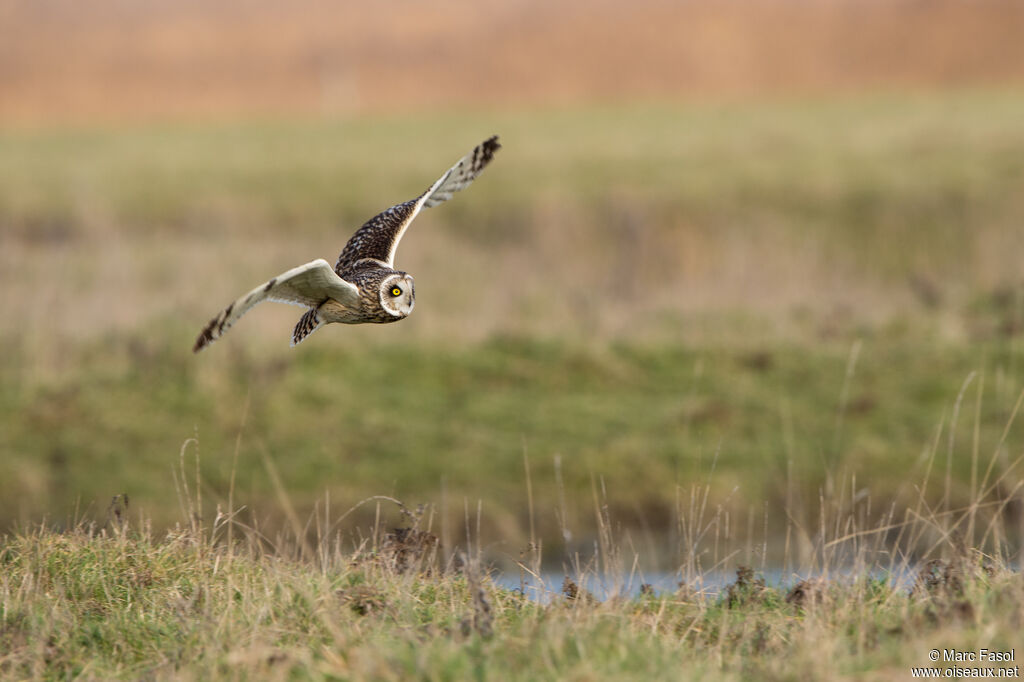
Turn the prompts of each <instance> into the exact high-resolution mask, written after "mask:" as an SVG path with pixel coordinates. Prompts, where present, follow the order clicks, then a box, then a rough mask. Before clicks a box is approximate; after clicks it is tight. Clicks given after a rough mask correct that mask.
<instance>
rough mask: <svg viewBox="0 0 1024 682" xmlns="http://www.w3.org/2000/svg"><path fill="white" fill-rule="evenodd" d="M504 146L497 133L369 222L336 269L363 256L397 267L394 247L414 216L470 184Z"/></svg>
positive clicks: (354, 237) (346, 250) (351, 240)
mask: <svg viewBox="0 0 1024 682" xmlns="http://www.w3.org/2000/svg"><path fill="white" fill-rule="evenodd" d="M499 149H501V145H500V144H499V143H498V136H497V135H494V136H493V137H490V138H488V139H486V140H484V141H483V142H481V143H480V144H479V145H477V146H476V148H474V149H473V151H471V152H470V153H469V154H467V155H466V156H464V157H462V158H461V159H460V160H459V162H458V163H456V164H455V165H454V166H452V167H451V168H449V169H448V171H447V172H446V173H445V174H444V175H442V176H441V177H440V178H438V179H437V182H435V183H434V184H433V185H431V186H430V189H428V190H427V191H426V192H424V193H423V194H421V195H420V196H419V197H417V198H415V199H412V200H411V201H406V202H404V203H401V204H398V205H397V206H392V207H391V208H389V209H388V210H386V211H384V212H383V213H380V214H378V215H376V216H374V217H373V218H371V219H370V220H368V221H367V222H366V224H364V225H363V226H362V227H360V228H359V229H358V230H356V233H355V234H354V235H352V238H351V239H349V240H348V243H347V244H346V245H345V248H344V250H343V251H342V252H341V255H340V256H338V262H337V264H335V266H334V270H335V272H337V273H338V274H341V273H343V272H345V271H346V270H348V269H350V268H352V267H353V266H354V265H355V264H356V263H358V262H359V261H361V260H363V259H372V260H376V261H380V262H382V263H384V264H385V265H386V266H387V267H389V268H390V267H394V263H395V249H397V248H398V242H399V241H401V239H402V235H403V234H405V231H406V229H408V227H409V224H410V223H412V221H413V218H415V217H416V214H417V213H419V212H420V209H422V208H430V207H431V206H437V205H438V204H440V203H442V202H445V201H448V200H449V199H451V197H452V194H454V193H455V192H458V191H459V190H461V189H464V188H466V187H468V186H469V184H470V183H471V182H473V180H475V179H476V177H477V176H478V175H480V173H481V171H483V169H484V168H486V167H487V164H489V163H490V162H491V159H493V158H494V152H496V151H498V150H499Z"/></svg>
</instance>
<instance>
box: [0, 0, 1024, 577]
mask: <svg viewBox="0 0 1024 682" xmlns="http://www.w3.org/2000/svg"><path fill="white" fill-rule="evenodd" d="M1021 36H1024V4H1022V3H1020V2H1016V1H1015V0H934V1H921V0H905V1H904V0H868V1H859V2H858V1H853V0H819V1H815V0H777V1H775V2H769V1H759V0H730V1H728V2H712V1H710V0H709V1H700V0H690V1H687V2H669V1H667V0H666V1H664V2H663V1H661V0H638V1H637V2H630V3H622V2H606V1H603V0H602V1H598V2H582V1H577V0H571V1H569V2H559V3H543V2H537V1H534V0H513V1H511V2H506V1H502V2H499V1H498V0H483V1H481V2H475V3H460V2H449V1H447V0H442V1H441V2H435V3H429V4H425V3H417V2H410V1H405V0H402V1H388V2H377V3H349V2H302V3H292V4H288V5H285V4H283V3H275V2H267V1H264V0H256V1H253V2H241V1H237V2H236V1H234V0H224V1H221V2H216V3H211V2H200V1H198V0H194V1H193V0H187V1H183V2H174V3H171V2H162V1H159V0H145V1H143V2H139V1H132V0H112V1H110V2H103V3H80V2H72V1H70V0H67V1H57V0H33V1H31V2H29V1H22V2H18V1H12V0H6V1H4V0H0V302H2V310H3V317H2V319H0V353H2V355H0V358H2V359H0V413H2V414H3V416H2V417H0V525H2V526H5V527H6V526H9V525H10V524H11V523H14V522H19V521H21V522H27V521H33V520H38V519H40V518H43V517H44V516H45V517H48V518H50V519H51V520H54V521H55V522H57V523H63V522H64V521H65V520H66V519H68V518H70V517H73V516H74V515H76V514H79V515H84V516H89V517H97V518H102V516H103V509H105V506H106V501H107V500H109V499H110V497H111V496H112V495H114V494H118V493H128V494H129V495H130V496H131V497H132V499H133V500H134V504H135V505H136V506H137V508H138V509H139V510H141V512H142V513H144V514H145V515H146V516H147V517H149V518H152V519H153V521H154V523H156V524H158V525H166V524H168V523H172V522H173V521H174V520H176V519H179V518H180V511H179V507H178V495H177V493H176V492H175V490H174V486H173V485H171V479H170V477H171V471H172V467H176V466H180V459H179V453H180V452H185V453H186V454H187V458H186V459H187V461H188V462H190V463H191V462H193V461H194V460H195V455H196V452H197V449H198V452H200V453H201V456H200V458H199V459H200V467H201V471H202V480H203V486H204V488H205V495H206V497H205V499H206V500H207V502H208V503H209V505H210V510H211V511H210V514H211V517H212V516H213V514H214V512H213V509H214V507H215V506H216V505H220V506H221V508H226V505H227V502H228V495H229V490H230V489H231V487H232V485H235V486H236V487H237V489H236V490H234V492H233V493H232V495H233V497H232V503H233V504H234V505H235V506H236V507H237V506H239V505H245V506H246V508H247V511H246V514H249V515H251V518H250V517H248V516H247V517H246V518H247V519H249V521H250V522H253V523H255V522H256V519H260V520H261V523H264V524H266V525H267V526H268V527H273V526H274V525H275V524H277V523H280V521H281V519H282V518H284V516H285V513H286V510H287V509H288V505H283V506H282V503H281V493H282V492H283V493H284V494H285V495H286V496H287V497H288V498H289V499H290V505H292V506H294V507H295V509H296V510H297V513H298V514H299V515H300V516H302V515H308V513H309V512H310V510H311V509H312V508H313V505H314V504H315V503H316V502H317V501H318V500H320V501H323V500H324V499H325V496H329V497H330V499H331V500H332V505H334V508H337V509H339V510H341V511H343V510H344V509H347V508H348V507H349V506H351V505H352V504H355V503H356V502H358V501H359V500H360V499H363V498H365V497H367V496H369V495H374V494H386V495H393V496H396V497H399V498H401V499H403V500H405V501H406V502H408V503H409V504H417V503H425V504H429V505H433V506H434V507H435V508H436V509H437V510H438V512H437V514H438V520H437V525H436V528H435V529H440V531H442V532H441V535H442V541H443V542H445V543H446V545H447V546H449V547H450V546H453V545H454V544H456V543H458V542H460V541H461V540H460V538H462V536H463V535H464V531H465V528H466V525H465V522H464V521H465V519H464V515H465V510H466V509H467V508H468V509H475V508H476V504H477V501H478V500H486V503H485V504H484V507H483V528H484V533H485V535H486V537H485V538H484V541H485V542H491V543H494V546H495V547H496V548H497V549H495V550H494V551H495V552H498V553H499V554H500V553H502V552H504V553H506V554H508V555H510V556H515V555H517V553H518V552H519V551H520V548H521V547H522V546H524V544H525V542H526V541H527V539H528V537H529V535H530V532H531V531H530V528H531V527H533V526H536V533H538V534H539V535H540V536H541V537H544V538H546V542H547V543H548V546H553V547H556V548H561V549H559V550H558V551H561V550H562V549H568V548H570V546H571V545H572V543H573V542H577V543H578V542H583V543H584V544H586V542H587V541H588V538H592V537H593V532H594V529H595V523H596V520H595V517H594V511H593V509H594V496H595V495H597V497H599V498H600V499H602V500H604V503H605V507H604V508H605V509H607V510H610V511H609V513H610V515H611V518H612V519H613V520H614V522H615V523H617V524H621V526H622V527H624V528H626V529H627V530H632V531H635V532H636V533H637V537H638V538H642V541H641V540H638V543H640V544H643V546H644V547H645V549H644V551H645V552H648V553H649V555H650V556H652V557H655V558H657V557H659V556H661V555H663V554H666V553H668V554H671V547H672V546H674V544H678V542H679V541H680V538H681V537H682V535H681V534H682V527H681V525H680V524H678V523H677V522H678V520H679V516H680V515H681V514H682V515H684V516H685V514H683V511H684V509H688V507H687V505H688V504H690V502H689V501H688V500H689V499H690V498H689V495H690V493H691V491H692V486H694V485H701V486H707V488H706V490H707V492H708V493H709V494H710V495H711V497H710V500H711V504H712V506H717V508H718V509H720V510H726V512H728V513H731V514H733V515H734V517H733V518H734V519H741V521H734V522H733V523H732V524H731V525H730V526H729V528H730V529H731V530H729V531H728V533H732V536H730V539H731V540H735V541H736V542H737V543H739V544H740V545H743V544H744V543H746V545H745V546H746V547H748V549H749V546H750V542H751V538H752V537H753V535H752V534H756V533H761V534H763V535H776V534H777V535H779V536H780V537H781V534H782V533H784V532H785V529H786V527H787V524H788V525H789V527H790V530H792V527H793V526H792V525H793V524H796V526H798V527H799V528H801V529H803V530H801V531H800V532H797V533H796V534H797V535H800V537H801V542H803V545H802V546H804V547H805V548H807V547H812V546H813V545H814V537H813V533H810V532H809V531H806V528H808V527H810V526H811V525H813V524H812V521H813V520H815V519H816V518H818V507H817V505H818V503H819V500H821V499H822V497H823V496H825V497H829V498H830V499H831V498H832V496H836V499H837V500H839V501H837V502H835V504H836V505H839V506H842V505H848V506H849V509H848V511H849V510H852V511H857V512H858V513H862V514H863V516H864V519H865V521H866V522H873V521H877V520H878V519H879V518H880V517H879V514H881V513H883V510H884V509H885V508H887V506H888V505H889V504H890V503H891V502H892V501H894V500H905V501H910V500H917V499H925V498H926V499H928V500H930V501H931V502H932V503H934V504H941V505H946V506H948V507H950V508H955V507H957V506H958V505H964V504H968V503H970V502H971V501H974V502H984V501H986V500H988V501H989V502H991V501H992V500H996V499H998V500H1009V502H1008V503H1007V504H1005V505H1000V506H997V508H996V509H995V511H993V512H992V513H993V514H997V515H1004V516H1006V517H1007V520H1009V521H1010V522H1011V524H1010V525H1011V527H1013V528H1017V529H1018V531H1019V529H1021V528H1024V516H1022V514H1024V512H1022V507H1024V505H1021V504H1020V503H1019V492H1018V483H1019V481H1020V480H1021V479H1020V465H1019V461H1018V460H1017V459H1016V457H1017V455H1018V454H1019V452H1020V450H1021V437H1020V434H1019V432H1018V431H1019V429H1018V428H1017V427H1016V426H1015V421H1014V416H1015V414H1016V412H1015V408H1014V405H1015V404H1016V400H1017V397H1018V395H1019V394H1020V391H1021V388H1022V387H1024V381H1022V379H1024V377H1022V376H1021V372H1022V369H1021V367H1020V365H1021V363H1020V346H1019V343H1020V338H1021V337H1020V335H1021V330H1022V325H1024V296H1022V293H1024V289H1022V278H1021V274H1020V263H1021V260H1022V256H1024V123H1022V122H1024V41H1022V40H1021ZM494 133H498V134H500V135H501V137H502V142H503V144H504V149H503V150H502V151H501V152H500V155H499V157H498V159H497V160H496V162H495V164H494V165H493V166H492V167H491V168H489V169H488V171H487V172H486V173H485V174H484V175H483V176H482V177H481V178H480V180H479V181H478V182H477V183H476V184H474V186H473V187H472V188H470V189H469V190H468V191H467V192H465V193H464V194H460V195H458V196H457V197H456V198H455V199H454V200H453V201H452V202H450V203H447V204H445V205H444V206H442V207H439V208H437V209H434V210H431V211H428V212H425V213H424V214H423V215H422V216H421V217H420V218H418V219H417V222H416V225H415V227H414V229H413V230H411V231H410V232H409V234H408V235H407V237H406V238H405V240H404V241H403V244H402V248H401V250H400V251H399V254H398V265H399V266H400V267H402V268H403V269H406V270H408V271H409V272H411V273H412V274H413V275H414V276H415V277H416V283H417V310H416V314H415V315H413V316H412V317H410V318H409V319H408V320H406V321H404V322H403V323H402V324H401V325H394V326H382V327H377V326H365V327H360V328H340V327H330V328H328V329H326V330H324V331H321V332H319V333H317V334H316V335H315V336H314V337H311V339H310V340H309V341H308V342H306V343H304V344H303V345H302V346H301V347H300V348H298V349H294V350H292V349H289V348H288V347H287V340H288V338H289V333H290V329H291V327H292V325H293V324H294V322H295V320H297V318H298V316H299V315H300V314H301V311H300V310H299V309H297V308H290V307H286V306H272V305H268V306H262V307H260V308H259V309H257V310H255V311H254V312H252V313H250V314H249V316H247V317H246V318H245V319H244V320H243V321H242V322H240V323H239V325H238V326H237V328H236V329H235V330H234V331H232V333H231V334H230V335H228V336H227V337H226V338H225V339H224V340H223V341H222V342H220V343H218V344H217V345H215V346H214V347H212V348H211V349H210V350H209V351H208V352H205V353H203V354H202V355H200V356H193V355H192V354H191V353H190V352H189V348H190V346H191V341H192V339H193V337H194V335H195V333H197V332H198V330H199V329H200V328H201V326H202V324H203V323H204V322H205V321H206V320H207V319H208V318H209V316H210V315H212V314H213V313H215V312H216V311H217V310H218V309H219V308H220V307H221V306H222V305H224V304H225V303H227V302H228V301H229V300H231V299H232V298H233V297H234V296H236V295H238V294H239V293H241V292H243V291H246V290H247V289H248V288H250V287H251V286H253V285H254V284H256V283H259V282H260V281H264V280H265V279H267V278H268V277H269V276H272V275H274V274H276V273H279V272H281V271H283V270H285V269H287V268H289V267H292V266H293V265H295V264H298V263H302V262H306V261H308V260H310V259H312V258H315V257H323V258H326V259H328V260H332V259H333V258H334V257H335V256H336V254H337V252H338V251H339V250H340V249H341V247H342V246H343V245H344V242H345V240H347V238H348V237H349V236H350V234H351V233H352V231H354V230H355V228H356V227H358V226H359V225H360V224H361V223H362V222H363V221H364V220H366V219H367V218H369V217H370V216H372V215H373V214H375V213H376V212H378V211H380V210H382V209H384V208H386V207H388V206H390V205H392V204H394V203H397V202H399V201H403V200H406V199H408V198H410V197H412V196H415V195H416V194H417V193H418V192H420V191H422V190H423V189H424V188H425V187H426V186H427V185H428V184H429V183H430V182H431V181H433V179H435V178H436V176H437V175H438V174H439V173H440V172H442V171H443V170H444V169H446V168H447V167H448V165H449V164H451V163H452V162H454V161H455V160H456V159H457V158H458V157H459V156H460V155H461V154H463V153H465V152H466V151H468V150H469V149H470V148H472V146H473V145H475V144H476V143H478V142H479V141H480V140H482V139H484V138H485V137H487V136H488V135H490V134H494ZM967 405H970V408H969V409H968V407H967ZM396 414H400V415H402V419H401V420H400V423H401V427H400V428H397V427H396V428H393V427H391V426H390V425H392V424H393V423H394V421H395V420H394V417H395V415H396ZM190 439H195V440H194V441H193V440H190ZM196 443H198V445H196ZM524 462H528V463H530V471H531V476H532V478H533V482H532V495H533V499H534V507H535V508H534V509H532V510H531V509H529V508H528V504H527V494H526V492H527V485H526V474H525V467H524ZM275 477H276V480H278V481H279V483H280V485H281V486H282V490H275V485H276V484H275V483H274V481H275ZM915 486H916V487H915ZM922 486H923V489H924V491H925V492H924V493H922V492H921V489H922ZM840 490H841V491H843V492H842V494H841V495H840V493H839V492H838V491H840ZM684 502H685V503H684ZM858 505H860V506H858ZM844 508H845V507H844ZM366 511H367V514H366V515H363V516H359V515H358V514H357V515H355V516H353V517H350V518H349V520H348V521H346V524H352V525H358V524H359V523H366V522H368V519H372V515H373V514H372V510H369V509H367V510H366ZM763 517H766V518H763ZM755 530H756V533H755ZM1018 540H1019V537H1018ZM794 542H795V541H794ZM787 546H788V543H787Z"/></svg>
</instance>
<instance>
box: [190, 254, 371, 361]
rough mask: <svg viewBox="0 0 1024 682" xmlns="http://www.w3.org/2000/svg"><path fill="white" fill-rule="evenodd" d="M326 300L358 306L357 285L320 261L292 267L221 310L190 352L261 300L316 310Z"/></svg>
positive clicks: (195, 350) (197, 348)
mask: <svg viewBox="0 0 1024 682" xmlns="http://www.w3.org/2000/svg"><path fill="white" fill-rule="evenodd" d="M329 298H333V299H334V300H336V301H338V302H339V303H341V304H342V305H345V306H349V307H357V306H358V305H359V289H358V288H357V287H356V285H354V284H352V283H350V282H346V281H345V280H343V279H342V278H341V277H338V275H337V274H336V273H335V272H334V270H333V269H331V266H330V265H329V264H328V263H327V261H325V260H324V259H323V258H317V259H316V260H315V261H311V262H309V263H306V264H305V265H300V266H298V267H297V268H292V269H291V270H289V271H288V272H285V273H282V274H280V275H278V276H277V277H274V278H272V279H271V280H270V281H269V282H265V283H263V284H261V285H260V286H258V287H256V288H255V289H253V290H252V291H250V292H249V293H247V294H246V295H244V296H242V297H241V298H239V299H238V300H236V301H234V302H233V303H231V305H229V306H228V307H227V308H225V309H224V310H222V311H220V312H219V313H218V314H217V315H216V316H215V317H214V318H213V319H212V320H210V322H209V324H207V325H206V327H204V328H203V331H201V332H199V336H198V337H197V338H196V343H195V345H194V346H192V352H194V353H198V352H199V351H201V350H202V349H203V348H206V346H208V345H210V344H211V343H213V342H214V341H216V340H217V339H219V338H220V337H221V336H223V335H224V332H226V331H227V330H228V329H230V328H231V325H233V324H234V323H235V322H237V321H238V318H240V317H241V316H242V315H245V314H246V313H247V312H249V310H250V309H251V308H252V307H253V306H255V305H257V304H259V303H262V302H263V301H277V302H279V303H292V304H295V305H304V306H308V307H310V308H316V307H317V306H319V305H320V304H321V303H323V302H324V301H326V300H327V299H329Z"/></svg>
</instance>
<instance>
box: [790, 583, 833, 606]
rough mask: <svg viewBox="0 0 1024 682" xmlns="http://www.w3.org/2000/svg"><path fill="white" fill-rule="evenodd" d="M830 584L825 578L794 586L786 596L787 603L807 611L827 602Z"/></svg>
mask: <svg viewBox="0 0 1024 682" xmlns="http://www.w3.org/2000/svg"><path fill="white" fill-rule="evenodd" d="M827 597H828V582H827V581H826V580H825V579H824V578H808V579H806V580H801V581H800V582H798V583H797V584H796V585H794V586H793V587H792V588H791V589H790V590H789V592H788V593H787V594H786V603H787V604H790V605H792V606H795V607H796V608H798V609H807V608H809V607H812V606H818V605H821V604H823V603H824V602H825V600H826V598H827Z"/></svg>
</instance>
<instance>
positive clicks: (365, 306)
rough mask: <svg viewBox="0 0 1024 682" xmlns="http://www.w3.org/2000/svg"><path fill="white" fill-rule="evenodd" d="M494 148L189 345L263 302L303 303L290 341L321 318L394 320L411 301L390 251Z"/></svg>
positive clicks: (490, 142)
mask: <svg viewBox="0 0 1024 682" xmlns="http://www.w3.org/2000/svg"><path fill="white" fill-rule="evenodd" d="M500 148H501V145H500V144H498V136H497V135H495V136H493V137H491V138H489V139H487V140H484V141H483V142H482V143H481V144H479V145H477V147H476V148H475V149H474V150H473V151H471V152H470V153H469V154H467V155H466V156H464V157H463V158H462V159H460V160H459V162H458V163H456V164H455V165H454V166H452V167H451V168H450V169H448V171H447V172H446V173H445V174H444V175H442V176H441V177H440V178H438V180H437V182H435V183H434V184H433V185H431V186H430V189H428V190H427V191H426V192H424V193H423V194H421V195H420V196H419V197H417V198H416V199H412V200H411V201H406V202H403V203H401V204H398V205H397V206H392V207H391V208H389V209H388V210H386V211H384V212H383V213H381V214H379V215H377V216H374V217H373V218H371V219H370V220H369V221H367V222H366V224H364V225H363V226H362V227H360V228H359V229H358V230H356V233H355V234H354V235H352V238H351V239H349V240H348V243H347V244H346V245H345V248H344V250H342V252H341V255H340V256H338V262H337V263H336V264H335V266H334V269H331V266H330V265H328V264H327V261H325V260H323V259H322V258H318V259H317V260H314V261H311V262H309V263H306V264H305V265H300V266H298V267H296V268H292V269H291V270H289V271H288V272H285V273H282V274H280V275H278V276H277V277H274V278H272V279H271V280H270V281H269V282H266V283H264V284H261V285H260V286H258V287H256V288H255V289H253V290H252V291H250V292H249V293H247V294H246V295H245V296H242V297H241V298H239V299H238V300H236V301H234V302H233V303H232V304H231V305H229V306H228V307H227V308H225V309H224V310H222V311H221V312H220V313H218V314H217V315H216V316H215V317H214V318H213V319H212V320H210V322H209V323H208V324H207V325H206V327H204V328H203V331H201V332H200V333H199V337H198V338H196V343H195V345H194V346H193V347H192V350H193V351H194V352H197V353H198V352H199V351H201V350H202V349H203V348H205V347H206V346H208V345H210V344H211V343H213V342H214V341H216V340H217V339H219V338H220V337H221V336H222V335H223V334H224V332H226V331H227V330H228V329H229V328H230V327H231V325H233V324H234V323H235V322H237V321H238V318H240V317H242V315H244V314H245V313H247V312H248V311H249V310H250V309H251V308H252V307H253V306H255V305H257V304H259V303H262V302H263V301H278V302H281V303H292V304H295V305H302V306H306V307H308V308H309V310H307V311H306V313H305V314H304V315H303V316H302V317H301V318H300V319H299V322H298V324H296V325H295V330H294V331H293V332H292V345H293V346H294V345H295V344H297V343H299V342H300V341H302V340H303V339H305V338H306V337H307V336H309V335H310V334H312V333H313V332H315V331H316V330H317V329H319V328H320V327H322V326H323V325H325V324H330V323H331V322H340V323H343V324H362V323H364V322H376V323H384V322H398V321H399V320H401V319H404V318H406V317H408V316H409V313H411V312H412V309H413V306H414V305H415V303H416V289H415V286H414V283H413V279H412V277H411V276H410V275H409V274H408V273H406V272H402V271H401V270H396V269H395V268H394V262H395V249H396V248H398V242H399V241H401V239H402V235H404V234H405V231H406V230H407V229H408V228H409V224H410V223H412V221H413V218H415V217H416V214H417V213H419V212H420V209H422V208H430V207H431V206H436V205H438V204H440V203H442V202H444V201H447V200H448V199H450V198H451V197H452V194H454V193H455V192H458V191H459V190H461V189H464V188H465V187H467V186H468V185H469V184H470V183H471V182H473V180H475V179H476V177H477V176H478V175H480V172H481V171H483V169H484V168H486V167H487V164H488V163H490V162H491V159H492V158H494V152H496V151H497V150H498V149H500Z"/></svg>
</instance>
